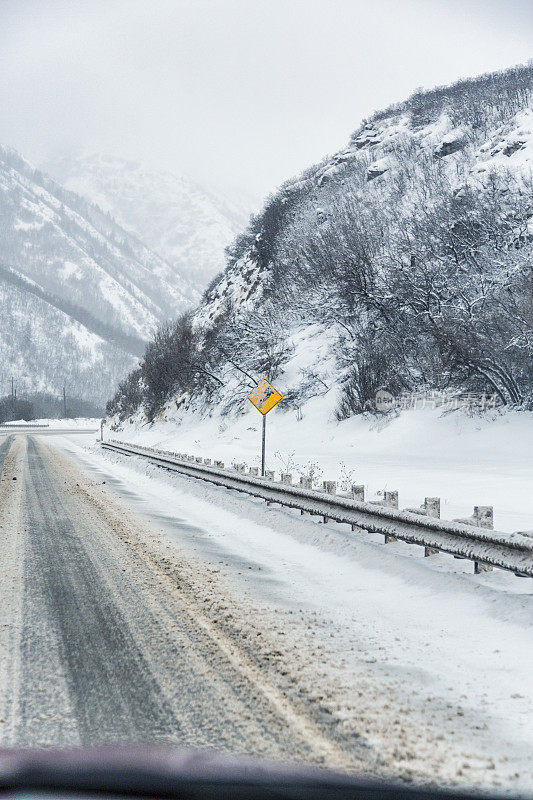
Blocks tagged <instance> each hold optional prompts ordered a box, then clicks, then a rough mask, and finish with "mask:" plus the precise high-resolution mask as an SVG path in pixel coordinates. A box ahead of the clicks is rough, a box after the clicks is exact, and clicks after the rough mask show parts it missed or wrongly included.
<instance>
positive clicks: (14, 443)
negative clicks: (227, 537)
mask: <svg viewBox="0 0 533 800" xmlns="http://www.w3.org/2000/svg"><path fill="white" fill-rule="evenodd" d="M0 464H1V465H2V479H1V481H0V526H1V527H0V546H1V549H2V554H3V563H2V570H1V575H0V589H1V593H2V605H3V620H2V621H3V625H2V626H1V627H0V650H1V652H2V660H1V663H0V744H3V745H9V744H11V745H32V746H33V745H51V744H54V745H77V744H92V743H112V742H151V743H156V742H157V743H160V742H167V743H176V744H180V745H186V746H195V747H215V748H217V749H222V750H230V751H233V752H244V753H253V754H258V755H266V756H268V757H271V758H276V759H283V760H297V761H307V762H310V761H311V762H314V763H321V762H327V763H328V764H331V765H337V766H353V767H356V768H361V767H362V766H365V767H369V771H370V766H371V764H372V763H373V758H374V757H373V756H372V755H371V753H370V751H369V749H368V748H365V747H363V746H362V745H361V746H358V745H357V742H356V741H355V742H352V743H351V745H349V746H347V745H346V743H344V744H343V745H342V746H341V745H340V744H339V743H338V742H336V741H334V739H333V738H332V737H331V736H330V735H329V734H328V730H327V726H321V725H320V724H318V723H317V721H316V720H314V719H313V718H312V714H307V712H306V709H305V706H304V705H301V706H299V707H298V706H297V705H295V704H294V703H293V702H292V700H290V699H288V697H287V696H286V693H285V692H284V691H283V688H282V686H280V685H278V683H277V681H276V679H275V676H272V675H271V674H269V673H268V669H263V668H262V667H261V664H260V663H258V662H257V660H256V659H254V656H253V653H252V652H251V650H250V648H249V647H248V646H247V645H246V643H243V642H239V640H238V637H237V638H236V637H234V636H232V635H231V633H228V631H227V630H225V629H224V627H223V626H222V625H220V626H219V625H217V624H214V623H213V621H212V619H210V618H209V616H208V615H206V614H205V613H204V608H203V607H202V603H201V602H200V600H199V599H198V598H196V597H195V596H194V593H193V592H191V591H190V589H189V587H188V585H187V579H186V574H185V572H184V573H183V574H182V573H180V569H179V565H178V566H176V562H175V561H171V560H169V559H168V549H167V550H166V549H165V545H164V543H162V542H161V541H160V540H157V537H155V536H154V533H153V532H151V531H149V530H146V529H145V528H144V527H143V525H144V523H143V521H142V520H141V519H140V518H136V517H135V516H133V514H130V513H129V511H128V509H127V508H126V507H125V506H121V501H120V500H119V499H118V498H116V497H113V496H112V495H111V494H110V493H109V492H108V491H107V489H106V488H105V487H104V486H102V485H101V483H102V482H101V481H98V480H97V479H95V478H94V477H90V476H89V475H88V474H86V473H84V472H83V471H82V470H81V469H80V467H79V466H78V465H77V464H75V463H74V462H73V461H72V460H70V459H69V458H68V457H67V456H65V455H64V454H62V453H61V452H59V451H58V450H56V449H55V448H54V447H53V445H52V444H50V443H49V442H48V441H47V440H46V439H41V438H40V437H39V436H34V435H29V434H28V435H10V436H8V437H7V438H6V439H4V440H1V441H0ZM166 546H167V548H168V545H166Z"/></svg>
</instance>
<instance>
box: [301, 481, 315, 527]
mask: <svg viewBox="0 0 533 800" xmlns="http://www.w3.org/2000/svg"><path fill="white" fill-rule="evenodd" d="M300 486H301V487H302V489H312V488H313V479H312V478H310V477H309V475H300ZM308 513H309V512H308V511H304V509H303V508H301V509H300V515H301V516H302V517H303V516H304V514H308Z"/></svg>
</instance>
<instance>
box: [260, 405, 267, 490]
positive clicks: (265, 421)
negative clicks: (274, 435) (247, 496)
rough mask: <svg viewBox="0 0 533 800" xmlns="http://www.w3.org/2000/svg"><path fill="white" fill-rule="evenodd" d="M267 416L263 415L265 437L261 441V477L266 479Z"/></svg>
mask: <svg viewBox="0 0 533 800" xmlns="http://www.w3.org/2000/svg"><path fill="white" fill-rule="evenodd" d="M266 429H267V415H266V414H263V436H262V439H261V477H262V478H264V477H265V443H266Z"/></svg>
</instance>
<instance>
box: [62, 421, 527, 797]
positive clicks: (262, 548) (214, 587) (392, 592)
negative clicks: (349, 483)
mask: <svg viewBox="0 0 533 800" xmlns="http://www.w3.org/2000/svg"><path fill="white" fill-rule="evenodd" d="M280 417H281V415H280ZM524 419H527V417H525V418H524ZM252 420H253V417H250V418H249V419H247V420H246V422H243V424H242V425H241V429H240V430H241V435H242V436H244V435H245V432H246V431H247V424H246V423H249V424H252ZM529 421H530V418H529ZM399 422H400V426H399V430H397V431H396V432H395V431H394V430H393V429H392V426H391V430H387V429H385V430H384V431H382V432H381V433H376V432H375V431H369V430H368V427H367V426H366V427H365V425H364V424H363V423H362V422H354V423H351V424H350V425H349V426H348V425H347V426H346V427H345V428H344V430H345V431H346V433H345V434H343V433H342V432H341V431H339V433H338V434H337V437H336V445H335V443H334V444H333V445H332V446H331V447H330V448H328V449H327V450H326V451H325V452H324V453H323V454H322V457H323V458H324V459H325V462H324V463H325V464H326V466H327V464H328V463H329V464H331V465H332V466H333V464H335V463H338V459H339V455H340V453H339V452H338V451H341V453H342V454H343V455H344V453H346V452H349V450H348V449H347V448H349V447H350V444H352V445H353V446H354V447H356V452H357V455H358V458H357V463H358V465H362V464H365V465H366V467H365V472H367V470H368V469H371V468H372V467H373V468H374V470H375V473H374V474H375V475H377V476H379V475H380V474H383V473H382V472H380V470H385V469H387V470H390V471H394V474H395V476H397V479H398V477H399V476H401V474H402V468H401V467H398V466H396V465H395V463H394V458H393V455H394V453H395V454H396V456H398V455H399V454H400V453H402V454H403V458H404V461H403V463H404V470H405V469H406V465H407V469H408V470H409V474H410V480H411V481H413V480H414V476H415V475H418V476H419V478H420V477H421V476H423V477H424V483H423V484H421V485H420V487H418V486H415V485H414V484H411V483H410V482H409V481H407V482H406V483H405V486H406V488H408V487H409V486H411V489H410V491H412V492H413V493H414V492H415V490H416V491H417V492H420V495H422V494H423V493H424V492H425V491H426V492H429V493H431V489H432V485H433V484H431V481H432V480H437V479H438V478H439V479H444V478H446V479H447V481H448V484H447V485H448V486H449V487H450V489H452V488H453V489H454V490H455V491H454V494H455V495H459V496H464V492H465V490H464V485H463V484H464V480H463V478H464V475H465V474H468V475H470V476H471V479H472V480H474V479H475V475H476V473H475V468H476V464H477V462H479V464H480V469H481V470H482V471H483V475H484V476H488V477H490V476H492V477H493V478H494V472H495V464H493V465H492V468H491V465H490V463H489V459H488V453H489V449H488V447H487V442H488V441H490V436H488V435H487V434H486V433H484V431H486V428H485V427H484V425H483V423H473V422H470V421H468V420H463V421H462V422H461V425H462V426H463V430H464V437H466V443H464V444H461V442H462V441H463V435H462V434H461V433H460V432H459V431H458V430H457V429H456V430H455V434H454V426H457V425H458V424H459V423H458V422H452V423H450V422H449V421H446V422H445V423H443V429H444V431H447V432H448V433H447V436H446V437H444V436H443V437H442V439H443V441H442V443H441V444H440V453H441V454H444V453H447V454H448V456H447V460H446V465H445V467H444V466H443V468H442V471H441V472H439V471H435V470H432V469H431V468H428V471H427V472H426V471H425V470H424V469H423V458H422V456H423V455H425V457H426V459H427V463H428V465H429V464H430V461H429V457H430V453H431V452H432V447H431V443H429V442H424V437H423V436H422V435H421V433H419V435H418V436H417V437H416V440H415V438H414V436H413V430H412V426H410V425H409V418H408V417H407V419H405V420H400V421H399ZM283 424H284V421H283V419H282V418H281V419H278V420H276V421H274V419H273V420H272V421H271V425H270V428H271V429H272V430H274V429H276V427H278V428H281V427H282V425H283ZM291 424H292V425H293V426H294V427H295V428H297V426H299V425H301V423H296V422H295V421H294V420H293V421H292V423H291ZM521 426H523V422H522V420H521V418H518V417H514V416H507V417H506V418H502V419H501V420H499V421H498V422H497V423H496V426H495V427H494V428H492V429H491V430H492V431H494V434H493V436H494V437H495V439H493V441H494V444H493V447H494V449H496V448H498V447H499V448H500V454H503V460H504V463H506V465H507V467H508V468H510V461H509V459H508V454H509V451H510V450H511V447H510V446H509V444H508V441H509V439H512V440H513V442H514V443H518V442H519V441H520V437H519V436H518V435H517V430H516V429H517V428H521ZM341 427H342V426H341ZM430 427H431V430H432V431H434V430H435V425H434V420H433V421H432V424H431V426H429V424H428V429H429V428H430ZM303 428H304V426H303V425H302V429H303ZM478 428H479V430H478ZM287 430H288V428H286V431H287ZM308 430H309V429H308ZM505 431H508V435H507V437H506V435H505ZM196 433H197V434H198V431H197V432H196ZM235 433H237V431H235ZM249 433H252V432H249ZM348 434H350V436H348ZM383 434H385V437H386V439H388V446H387V444H386V443H385V444H382V445H381V450H380V449H379V448H377V446H376V448H375V450H374V452H373V453H372V451H371V448H370V442H372V441H373V442H379V443H380V442H381V441H382V439H381V437H383ZM186 435H187V434H186V433H185V434H184V433H182V434H180V438H179V441H178V437H177V436H175V438H174V439H173V440H172V441H168V440H165V439H164V436H163V433H162V432H161V431H160V432H159V437H160V438H159V439H158V440H157V441H154V440H152V441H150V443H151V444H155V443H158V444H163V443H165V444H167V445H168V446H169V449H174V448H177V447H178V446H179V448H180V449H181V450H189V451H191V452H194V448H193V447H191V446H188V444H187V442H186V441H184V436H186ZM188 435H189V436H191V435H194V434H193V433H192V432H189V434H188ZM201 435H202V436H205V439H202V440H200V441H199V442H198V443H197V445H196V446H197V451H198V452H201V453H202V454H204V455H207V453H209V454H210V455H211V456H212V457H217V456H218V457H223V458H224V457H225V452H229V449H230V448H235V449H236V448H237V447H238V443H239V439H234V440H231V441H229V442H228V441H224V440H223V439H222V441H220V440H219V439H218V437H216V438H215V434H214V431H212V438H211V440H209V437H208V432H207V430H206V431H205V433H204V432H202V434H201ZM308 435H309V434H308ZM453 435H455V438H452V437H453ZM524 436H525V434H524V432H523V431H522V438H523V437H524ZM251 438H252V437H251V436H250V439H251ZM317 438H318V437H317ZM143 441H145V442H146V441H147V439H146V438H145V439H144V440H143ZM298 441H299V443H300V446H301V448H302V456H300V458H302V457H303V458H305V457H306V456H307V455H308V454H309V455H310V454H311V452H312V450H311V448H312V447H313V446H316V439H315V441H314V442H312V441H307V442H306V441H305V437H304V436H302V437H301V439H299V440H298ZM232 442H236V443H237V444H232ZM241 442H242V440H241ZM53 443H54V444H55V446H58V447H60V448H62V449H63V450H65V451H66V452H68V453H69V454H70V455H71V456H73V457H74V458H75V459H76V460H78V462H80V463H81V464H82V465H83V466H84V467H85V469H87V470H89V471H90V472H91V473H92V474H93V475H94V476H95V477H97V478H98V479H99V480H105V481H106V485H108V486H109V487H110V488H111V489H112V490H113V491H116V492H118V493H119V494H121V495H122V497H123V498H124V499H125V500H126V501H127V503H128V504H129V505H130V506H133V507H134V508H135V509H136V510H137V511H140V512H142V513H143V514H144V515H145V516H146V517H148V518H150V519H151V520H152V522H153V524H154V525H155V526H156V528H157V530H158V532H159V534H160V535H163V536H164V537H166V538H167V540H168V543H169V548H170V549H169V552H170V553H175V552H176V553H179V554H180V557H181V558H182V559H183V558H184V557H186V559H187V560H188V561H189V563H190V564H191V565H195V566H194V576H195V577H194V581H195V590H196V592H197V597H198V601H199V602H200V601H201V602H203V603H205V605H204V606H203V607H204V608H206V609H209V612H210V613H211V614H212V616H213V618H214V619H215V620H216V621H217V624H223V625H230V626H232V629H233V630H237V631H238V632H239V635H241V636H243V637H245V638H246V637H248V641H249V642H250V648H251V651H257V652H258V653H259V656H258V658H259V659H263V663H264V664H265V665H268V667H269V669H273V670H274V671H275V673H276V675H277V676H278V678H279V679H280V680H285V681H286V692H287V694H288V696H289V697H292V698H293V699H294V702H299V701H302V702H303V700H305V701H306V702H310V703H312V704H314V706H315V708H316V711H317V714H322V715H325V717H324V718H326V717H327V719H328V721H329V723H328V724H331V725H333V726H335V727H336V730H337V735H338V737H339V740H342V737H343V736H345V737H347V739H349V737H350V736H351V737H353V735H354V734H355V735H356V736H358V737H360V738H361V741H362V742H363V743H365V744H367V745H369V746H370V747H371V748H372V750H373V751H375V752H377V753H378V754H379V757H380V759H381V760H382V763H383V771H384V772H385V773H386V774H389V775H393V776H395V777H401V778H403V779H407V780H415V781H424V782H427V781H430V782H436V783H438V784H462V785H465V786H469V787H479V786H484V787H490V788H495V789H498V790H503V791H513V792H515V793H516V792H517V791H521V792H522V794H524V795H525V794H527V795H531V796H533V768H532V765H531V758H530V756H531V752H532V748H533V685H532V682H531V664H532V663H533V630H532V628H533V614H532V611H533V586H532V585H531V584H532V582H531V581H530V580H528V579H520V578H516V577H515V576H513V575H509V574H505V573H503V572H499V571H494V572H492V573H486V574H483V575H478V576H474V575H472V574H471V569H472V566H471V564H470V563H467V562H463V561H457V560H455V559H453V558H451V557H447V556H445V555H439V556H435V557H431V558H426V559H424V558H423V557H422V548H416V547H411V546H407V545H404V544H402V543H396V544H388V545H384V544H383V543H382V542H380V541H379V540H378V538H377V537H373V536H372V535H371V534H362V535H361V534H359V535H354V534H352V533H351V531H350V530H349V528H348V526H343V525H336V524H335V523H332V524H330V525H323V524H319V523H317V522H316V521H315V520H312V519H310V518H307V517H305V518H300V517H298V516H296V515H295V513H294V512H291V511H288V510H280V509H276V508H272V507H270V508H269V507H266V506H265V505H264V504H263V503H261V501H258V500H252V499H249V498H243V497H241V496H238V495H236V494H235V493H232V492H230V491H228V490H224V489H219V488H216V487H210V486H208V485H203V484H202V483H201V482H198V481H194V480H193V479H188V478H184V477H180V476H177V475H175V474H171V473H166V472H163V471H162V470H159V469H157V468H156V467H154V466H152V465H149V464H148V465H147V464H146V463H145V462H143V461H142V459H140V458H136V457H132V458H123V457H119V456H117V455H115V454H111V453H109V452H107V453H103V452H102V451H100V450H99V448H98V445H97V444H96V443H90V442H89V440H87V439H86V438H85V437H83V438H82V437H80V438H79V439H78V438H77V437H75V436H73V437H69V438H66V437H57V438H54V439H53ZM341 443H342V444H341ZM445 443H446V444H445ZM458 443H459V445H460V446H458ZM194 444H195V442H194V441H191V445H194ZM393 444H394V448H395V450H394V453H391V452H390V448H391V447H392V445H393ZM208 445H209V447H208ZM415 445H416V446H415ZM466 445H469V446H470V450H471V451H472V450H475V451H476V452H475V454H473V455H472V458H471V459H470V460H467V458H466V453H467V450H468V447H467V446H466ZM241 446H242V445H241ZM335 446H336V447H337V448H338V449H337V451H336V450H335ZM204 447H205V449H204ZM476 447H477V450H476ZM225 448H228V449H227V450H226V451H225ZM215 451H216V452H215ZM380 451H381V452H382V453H383V455H382V456H381V457H380V456H379V452H380ZM458 451H459V452H460V454H461V455H462V460H461V458H459V457H458V456H457V452H458ZM240 452H241V453H243V454H246V449H245V448H244V447H242V450H241V451H240ZM251 452H252V447H251V446H250V447H249V449H248V453H251ZM315 452H316V451H315ZM385 455H386V458H385ZM483 455H484V456H485V458H484V459H483V458H482V456H483ZM371 456H373V459H372V458H371ZM525 456H526V453H525V448H524V450H523V451H521V453H520V452H519V454H518V459H517V461H519V460H520V458H521V459H522V462H521V464H520V467H521V469H522V471H523V473H525V472H526V470H527V461H526V460H525ZM226 458H227V457H226ZM335 459H337V462H335ZM453 459H455V462H454V460H453ZM250 461H251V459H250ZM354 461H355V458H354ZM454 463H456V464H460V463H462V464H463V472H461V480H460V481H459V482H458V485H456V484H455V483H454V482H453V471H454V466H453V464H454ZM360 469H361V470H362V469H363V468H362V467H360ZM519 474H520V470H519V469H518V465H517V467H516V473H515V475H519ZM515 479H516V478H515V477H513V480H509V485H511V484H512V482H513V481H514V480H515ZM525 480H526V478H525V475H522V481H524V484H523V485H525ZM428 483H430V484H431V485H430V486H429V487H428V489H427V490H426V486H427V484H428ZM497 483H498V482H497V480H495V479H494V481H493V483H492V484H491V487H493V486H494V487H495V486H497ZM483 485H484V481H483V477H481V478H478V479H477V483H476V484H475V487H474V488H476V490H480V489H481V488H483ZM396 486H398V484H396ZM399 488H400V489H402V486H401V485H400V486H399ZM471 488H472V487H471ZM517 496H518V494H517ZM502 497H503V494H502ZM474 499H476V500H478V501H479V502H483V500H484V499H485V498H479V497H476V498H472V499H469V501H468V502H469V503H472V502H473V501H474ZM408 502H409V501H408ZM523 508H524V512H525V511H526V505H525V503H524V505H523ZM525 516H526V514H525V513H524V517H525ZM530 527H531V526H530ZM191 569H192V567H191Z"/></svg>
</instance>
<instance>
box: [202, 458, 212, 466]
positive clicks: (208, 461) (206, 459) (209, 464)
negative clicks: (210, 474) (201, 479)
mask: <svg viewBox="0 0 533 800" xmlns="http://www.w3.org/2000/svg"><path fill="white" fill-rule="evenodd" d="M204 464H205V465H206V467H210V466H211V459H210V458H204Z"/></svg>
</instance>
